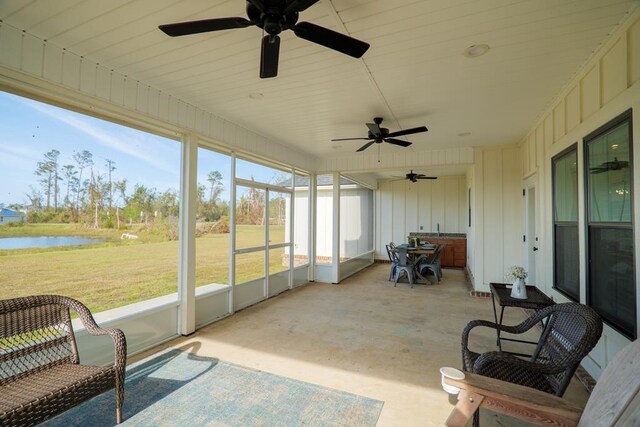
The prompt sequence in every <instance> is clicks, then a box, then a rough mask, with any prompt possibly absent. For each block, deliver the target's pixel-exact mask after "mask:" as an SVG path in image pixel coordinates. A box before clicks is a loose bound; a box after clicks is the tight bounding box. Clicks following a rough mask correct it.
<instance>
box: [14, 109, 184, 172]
mask: <svg viewBox="0 0 640 427" xmlns="http://www.w3.org/2000/svg"><path fill="white" fill-rule="evenodd" d="M24 104H25V105H27V106H29V107H30V108H32V109H34V110H36V111H38V112H40V113H43V114H46V115H47V116H49V117H52V118H54V119H56V120H58V121H60V122H63V123H65V124H67V125H69V126H71V127H73V128H74V129H77V130H79V131H80V132H82V133H84V134H85V135H88V136H90V137H91V138H92V139H93V140H94V141H95V142H96V143H98V144H100V145H102V146H105V147H108V148H110V149H112V150H115V151H118V152H120V153H123V154H126V155H128V156H131V157H134V158H136V159H138V160H140V161H142V162H145V163H147V164H149V165H151V166H153V167H155V168H158V169H160V170H163V171H165V172H171V173H175V166H174V165H172V164H169V163H168V162H167V161H166V160H165V159H163V158H162V156H160V155H158V154H165V153H158V151H164V150H162V148H164V147H162V148H160V147H158V145H159V144H158V141H157V140H153V139H152V136H151V135H150V136H148V137H147V136H146V135H145V134H144V133H143V132H139V131H134V130H132V129H128V128H126V127H124V126H123V127H122V128H121V130H120V131H119V132H118V133H113V132H111V131H109V130H107V129H103V128H102V127H100V126H97V125H96V124H93V123H90V122H89V121H88V120H85V119H83V118H82V117H78V116H76V114H75V113H71V112H68V111H65V110H62V109H59V108H54V107H50V106H48V105H44V104H40V103H35V102H24ZM159 148H160V150H158V149H159ZM154 154H155V155H154Z"/></svg>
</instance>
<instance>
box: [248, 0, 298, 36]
mask: <svg viewBox="0 0 640 427" xmlns="http://www.w3.org/2000/svg"><path fill="white" fill-rule="evenodd" d="M266 3H267V4H265V7H266V8H267V10H266V12H265V13H262V12H261V11H260V9H258V8H257V7H256V6H255V5H254V4H253V3H251V2H247V17H248V18H249V20H250V21H251V22H253V23H254V24H256V26H258V27H260V28H262V29H263V30H264V31H265V32H266V33H267V34H269V35H272V36H275V35H278V34H280V33H281V32H282V30H284V29H286V28H288V27H291V26H293V25H295V24H296V22H298V17H299V14H298V12H289V13H287V14H286V15H284V14H283V10H284V6H285V5H284V4H280V2H276V4H268V3H269V2H266Z"/></svg>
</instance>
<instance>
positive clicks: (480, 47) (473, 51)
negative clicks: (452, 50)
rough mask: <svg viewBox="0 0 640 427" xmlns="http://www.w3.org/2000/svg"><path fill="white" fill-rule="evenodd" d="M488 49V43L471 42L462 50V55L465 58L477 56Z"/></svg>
mask: <svg viewBox="0 0 640 427" xmlns="http://www.w3.org/2000/svg"><path fill="white" fill-rule="evenodd" d="M488 51H489V45H488V44H473V45H471V46H469V47H468V48H466V49H465V50H464V56H466V57H467V58H477V57H478V56H482V55H484V54H485V53H487V52H488Z"/></svg>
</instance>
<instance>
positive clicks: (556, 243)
mask: <svg viewBox="0 0 640 427" xmlns="http://www.w3.org/2000/svg"><path fill="white" fill-rule="evenodd" d="M551 165H552V177H553V178H552V179H553V288H554V289H556V290H557V291H558V292H560V293H562V294H563V295H565V296H567V297H568V298H570V299H572V300H574V301H580V258H579V255H578V148H577V144H574V145H572V146H571V147H569V148H567V149H566V150H564V151H562V152H561V153H559V154H558V155H556V156H555V157H553V159H551Z"/></svg>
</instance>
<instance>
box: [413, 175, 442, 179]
mask: <svg viewBox="0 0 640 427" xmlns="http://www.w3.org/2000/svg"><path fill="white" fill-rule="evenodd" d="M416 179H438V177H437V176H426V175H418V176H416Z"/></svg>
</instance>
